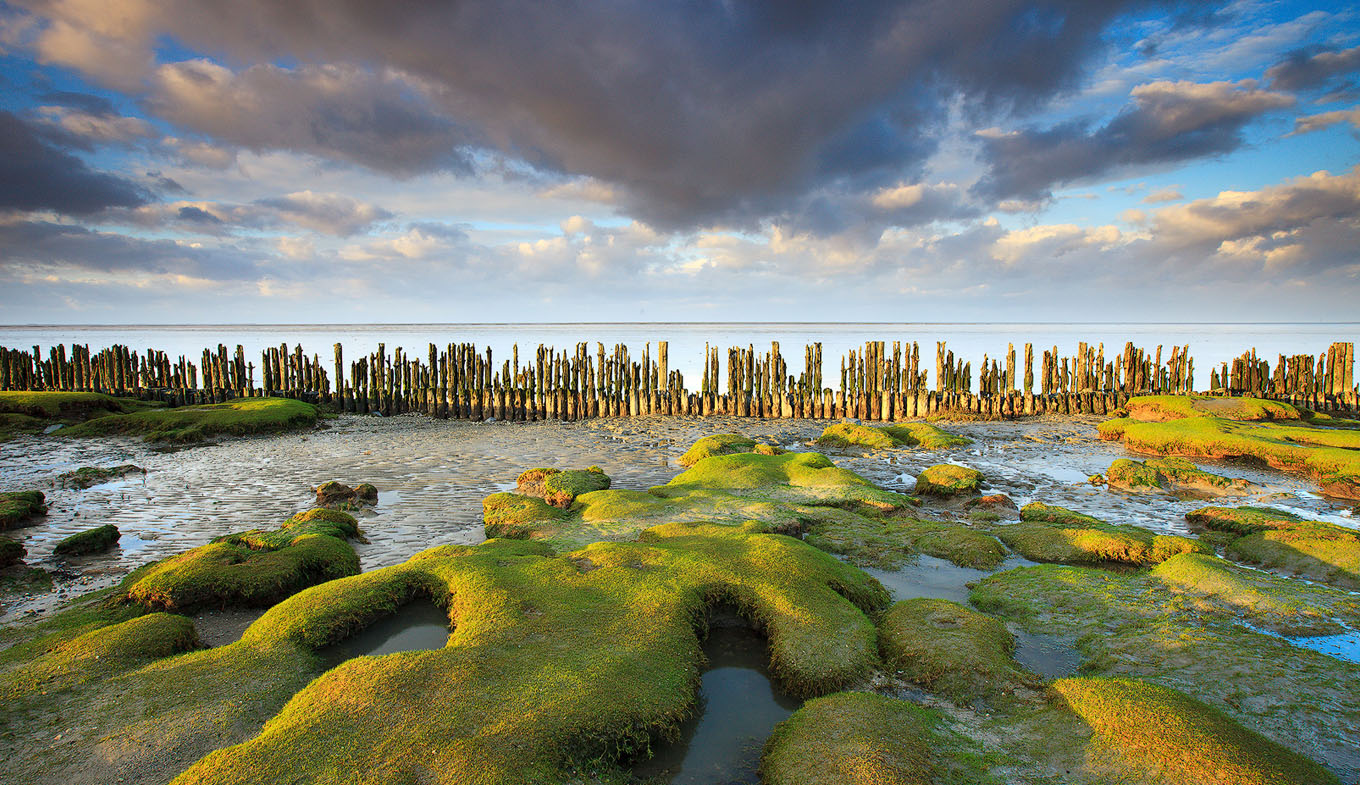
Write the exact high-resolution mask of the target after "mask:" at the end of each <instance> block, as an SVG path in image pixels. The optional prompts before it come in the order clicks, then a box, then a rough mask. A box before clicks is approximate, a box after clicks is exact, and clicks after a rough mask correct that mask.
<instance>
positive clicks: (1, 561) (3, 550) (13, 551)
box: [0, 537, 28, 567]
mask: <svg viewBox="0 0 1360 785" xmlns="http://www.w3.org/2000/svg"><path fill="white" fill-rule="evenodd" d="M27 555H28V549H27V548H25V547H24V545H23V543H21V542H18V541H15V540H11V539H10V538H8V537H0V567H8V566H10V565H11V564H18V563H19V562H21V561H23V560H24V557H25V556H27Z"/></svg>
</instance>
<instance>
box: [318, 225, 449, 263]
mask: <svg viewBox="0 0 1360 785" xmlns="http://www.w3.org/2000/svg"><path fill="white" fill-rule="evenodd" d="M466 243H467V233H465V232H464V231H463V230H462V229H460V228H458V227H456V226H449V225H447V224H436V223H416V224H411V225H410V226H409V227H407V229H406V231H405V232H403V233H402V234H400V235H397V236H395V237H389V238H387V239H384V240H375V241H373V242H371V243H364V244H362V245H349V246H346V247H344V248H342V249H340V258H341V259H345V260H347V261H352V262H365V261H374V260H402V259H404V260H423V259H430V258H435V257H439V258H444V259H448V258H450V255H451V251H452V250H453V249H455V248H459V247H460V246H464V245H466Z"/></svg>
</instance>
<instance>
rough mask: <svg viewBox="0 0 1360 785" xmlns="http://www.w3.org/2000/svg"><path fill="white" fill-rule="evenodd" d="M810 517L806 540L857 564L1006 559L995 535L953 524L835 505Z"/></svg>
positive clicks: (990, 563) (981, 563) (978, 565)
mask: <svg viewBox="0 0 1360 785" xmlns="http://www.w3.org/2000/svg"><path fill="white" fill-rule="evenodd" d="M812 516H813V517H812V522H811V523H810V524H809V526H808V527H807V534H806V536H805V537H804V539H805V540H806V541H807V542H808V544H810V545H814V546H816V547H818V548H821V549H822V550H824V551H828V552H830V553H836V554H840V555H842V556H844V557H845V558H846V559H848V560H849V561H850V562H851V563H852V564H855V565H858V566H860V567H875V568H877V569H882V570H893V569H898V568H900V567H901V566H902V565H904V564H907V563H909V562H911V561H913V560H914V559H915V558H916V555H917V554H918V553H924V554H926V555H928V556H935V557H937V558H940V559H947V560H948V561H951V562H953V563H954V564H957V565H959V566H960V567H972V568H975V569H991V568H993V567H996V566H997V565H999V564H1001V563H1002V562H1003V561H1005V560H1006V549H1005V548H1004V547H1002V545H1001V543H999V542H997V540H996V538H994V537H991V536H989V535H987V534H984V533H982V532H979V531H975V530H973V529H970V528H968V527H967V526H964V525H962V524H958V523H950V522H946V521H932V520H925V519H922V518H917V517H915V516H910V515H882V514H856V513H852V512H848V511H839V510H836V511H830V510H827V511H822V512H820V514H819V513H817V512H812Z"/></svg>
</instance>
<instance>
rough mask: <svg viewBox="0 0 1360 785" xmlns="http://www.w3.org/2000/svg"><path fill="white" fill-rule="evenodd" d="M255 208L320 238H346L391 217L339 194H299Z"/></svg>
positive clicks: (389, 214) (276, 199) (377, 208)
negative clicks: (319, 235) (309, 231)
mask: <svg viewBox="0 0 1360 785" xmlns="http://www.w3.org/2000/svg"><path fill="white" fill-rule="evenodd" d="M255 205H256V206H259V207H263V208H266V209H268V210H272V211H274V212H275V213H276V214H277V215H278V216H279V218H280V219H282V220H284V221H287V222H289V223H293V224H297V225H298V226H302V227H305V228H307V229H311V230H313V231H316V232H321V233H323V234H332V235H336V236H338V237H348V236H349V235H352V234H358V233H359V232H363V231H367V230H368V229H370V228H371V227H372V226H373V224H375V223H377V222H378V221H385V220H387V219H389V218H391V217H392V213H390V212H388V211H386V210H384V209H382V208H381V207H377V206H375V205H371V204H367V203H365V202H361V201H359V200H357V199H353V198H351V197H348V196H342V195H340V194H317V193H312V192H311V191H298V192H297V193H291V194H288V195H286V196H280V197H276V198H273V199H260V200H257V201H256V202H255Z"/></svg>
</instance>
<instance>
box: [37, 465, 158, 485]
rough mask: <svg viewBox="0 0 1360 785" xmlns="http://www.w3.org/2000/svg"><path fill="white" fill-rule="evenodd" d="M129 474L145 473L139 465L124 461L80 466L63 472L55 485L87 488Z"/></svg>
mask: <svg viewBox="0 0 1360 785" xmlns="http://www.w3.org/2000/svg"><path fill="white" fill-rule="evenodd" d="M129 474H146V469H143V468H142V467H140V466H133V465H132V464H130V463H125V464H123V465H121V466H111V467H108V468H100V467H97V466H82V467H80V468H79V469H76V470H75V471H71V472H64V473H62V474H61V475H59V476H58V477H57V485H60V486H61V487H63V488H82V489H83V488H89V487H91V486H94V485H99V484H101V483H106V482H110V481H112V480H117V479H120V478H122V477H126V476H127V475H129Z"/></svg>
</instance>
